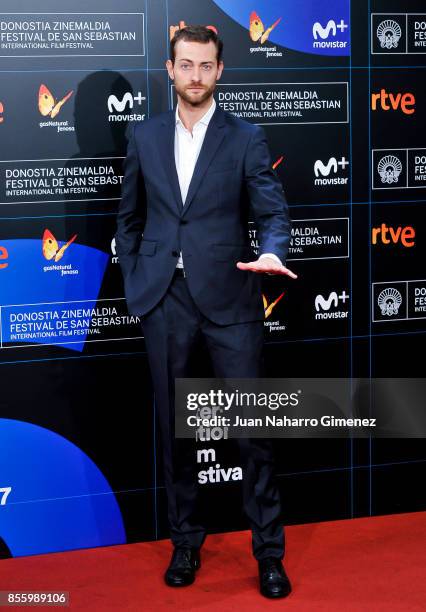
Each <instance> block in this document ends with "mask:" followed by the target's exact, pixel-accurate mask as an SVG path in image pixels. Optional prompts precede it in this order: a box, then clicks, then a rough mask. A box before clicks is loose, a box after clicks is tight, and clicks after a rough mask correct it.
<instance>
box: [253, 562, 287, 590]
mask: <svg viewBox="0 0 426 612" xmlns="http://www.w3.org/2000/svg"><path fill="white" fill-rule="evenodd" d="M259 583H260V592H261V593H262V595H264V596H265V597H287V595H289V594H290V593H291V584H290V580H289V579H288V576H287V574H286V573H285V570H284V567H283V564H282V562H281V559H278V557H267V558H266V559H262V560H260V561H259Z"/></svg>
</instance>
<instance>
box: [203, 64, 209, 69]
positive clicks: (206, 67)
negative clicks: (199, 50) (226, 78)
mask: <svg viewBox="0 0 426 612" xmlns="http://www.w3.org/2000/svg"><path fill="white" fill-rule="evenodd" d="M203 68H204V70H210V69H211V66H210V64H205V65H204V66H203Z"/></svg>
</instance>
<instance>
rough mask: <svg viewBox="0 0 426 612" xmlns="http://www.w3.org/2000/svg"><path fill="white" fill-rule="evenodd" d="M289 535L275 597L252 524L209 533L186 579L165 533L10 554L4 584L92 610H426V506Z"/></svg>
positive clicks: (1, 567)
mask: <svg viewBox="0 0 426 612" xmlns="http://www.w3.org/2000/svg"><path fill="white" fill-rule="evenodd" d="M286 534H287V554H286V559H285V567H286V570H287V572H288V574H289V577H290V579H291V581H292V584H293V593H292V594H291V595H290V596H289V597H288V598H286V599H280V600H276V601H273V600H272V601H271V600H268V599H265V598H264V597H262V596H261V595H260V594H259V593H258V590H257V564H256V562H255V560H254V559H253V557H252V556H251V552H250V533H249V532H247V531H245V532H239V533H229V534H223V535H210V536H208V538H207V540H206V542H205V545H204V548H203V550H202V559H201V562H202V567H201V569H200V570H199V571H198V573H197V579H196V582H195V583H194V584H193V585H192V586H189V587H183V588H180V589H172V588H170V587H167V586H166V585H165V584H164V583H163V578H162V575H163V572H164V569H165V567H166V566H167V563H168V561H169V556H170V552H171V544H170V541H169V540H163V541H161V542H149V543H142V544H131V545H126V546H112V547H108V548H96V549H90V550H82V551H73V552H67V553H55V554H50V555H40V556H34V557H25V558H17V559H5V560H2V561H0V577H1V578H0V590H19V589H24V590H50V591H52V590H64V591H69V592H70V601H71V606H70V607H71V609H72V610H90V611H94V612H97V611H103V610H115V611H117V612H121V610H138V611H145V610H155V611H156V612H162V611H163V610H202V611H208V610H215V611H216V610H218V611H220V612H226V611H227V610H235V611H237V610H238V611H239V610H243V611H244V612H247V610H264V609H271V610H272V609H277V608H280V609H281V608H282V609H285V610H290V611H293V610H296V611H300V610H303V611H306V612H316V611H320V610H321V611H322V610H324V611H325V610H326V611H327V612H333V611H334V610H336V611H337V610H339V612H341V611H345V612H346V611H359V610H362V611H364V610H365V611H366V612H380V611H383V612H384V611H386V612H389V611H392V610H398V611H401V612H409V611H411V610H416V611H417V610H418V611H420V610H421V611H422V612H424V610H425V609H426V545H425V544H426V512H423V513H420V512H417V513H410V514H399V515H393V516H383V517H374V518H363V519H355V520H347V521H334V522H328V523H317V524H309V525H297V526H292V527H288V528H287V529H286ZM9 609H10V608H9ZM13 609H18V608H13ZM26 609H28V608H26ZM32 609H37V608H32ZM51 609H52V608H51ZM53 609H66V608H53Z"/></svg>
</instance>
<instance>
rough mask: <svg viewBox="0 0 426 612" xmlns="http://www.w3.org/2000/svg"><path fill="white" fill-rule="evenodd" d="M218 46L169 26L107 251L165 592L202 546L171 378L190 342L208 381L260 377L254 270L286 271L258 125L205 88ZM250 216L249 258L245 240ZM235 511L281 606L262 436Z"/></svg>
mask: <svg viewBox="0 0 426 612" xmlns="http://www.w3.org/2000/svg"><path fill="white" fill-rule="evenodd" d="M222 48H223V43H222V41H221V40H220V39H219V38H218V37H217V35H216V34H215V33H214V32H213V31H212V30H211V29H207V28H205V27H203V26H189V27H186V28H183V29H181V30H178V31H177V32H176V33H175V35H174V37H173V39H172V41H171V43H170V58H171V59H169V60H168V61H167V63H166V66H167V70H168V73H169V76H170V78H171V79H172V80H173V81H174V86H175V89H176V94H177V100H178V104H177V108H176V110H174V111H169V112H166V113H162V114H160V115H157V116H155V117H153V118H151V119H149V120H148V121H146V122H143V123H139V124H134V125H133V129H132V130H131V134H130V138H129V144H128V151H127V158H126V162H125V175H124V181H123V189H122V199H121V204H120V207H119V212H118V217H117V233H116V245H117V253H118V255H119V260H120V265H121V268H122V272H123V278H124V287H125V295H126V299H127V303H128V308H129V311H130V313H131V314H134V315H138V316H140V317H141V320H142V328H143V332H144V336H145V342H146V348H147V353H148V360H149V364H150V369H151V374H152V378H153V385H154V391H155V398H156V406H157V410H158V417H159V425H160V431H161V437H162V445H163V457H164V479H165V486H166V491H167V499H168V520H169V526H170V534H171V539H172V542H173V545H174V551H173V555H172V559H171V562H170V564H169V567H168V569H167V571H166V573H165V581H166V583H167V584H168V585H170V586H182V585H186V584H191V583H192V582H193V581H194V578H195V570H197V569H198V568H199V567H200V548H201V545H202V543H203V542H204V539H205V537H206V531H205V528H204V527H203V525H202V522H201V521H200V520H199V517H198V516H197V511H196V498H197V483H196V471H195V469H196V465H195V457H194V448H193V447H191V446H188V444H186V443H187V442H188V440H181V439H176V438H175V436H174V383H175V378H179V377H182V378H184V377H186V376H188V375H189V374H188V372H189V370H188V363H189V360H190V356H191V354H192V351H193V349H194V346H195V344H196V342H197V340H198V339H199V338H200V337H202V338H203V340H204V342H205V344H206V346H207V348H208V351H209V354H210V357H211V362H212V365H213V367H214V371H215V375H216V376H217V377H221V378H247V377H258V376H261V375H262V348H263V320H264V308H263V303H262V297H261V285H260V281H261V277H260V274H261V273H267V274H282V275H286V276H289V277H290V278H296V275H295V274H294V273H293V272H291V271H290V270H289V269H288V268H287V267H286V266H285V265H284V262H285V260H286V256H287V252H288V247H289V241H290V219H289V215H288V208H287V204H286V201H285V198H284V195H283V191H282V186H281V183H280V181H279V179H278V177H277V176H276V174H275V172H274V171H273V170H272V169H271V158H270V154H269V150H268V146H267V142H266V138H265V135H264V131H263V129H262V128H261V127H259V126H256V125H252V124H250V123H248V122H246V121H243V120H241V119H238V118H236V117H234V116H232V115H231V114H228V113H226V112H224V111H222V109H221V108H220V107H219V106H218V105H217V104H216V102H215V100H214V98H213V92H214V90H215V87H216V81H217V80H218V79H219V78H220V76H221V74H222V70H223V61H222V59H221V56H222ZM250 213H251V215H252V217H253V220H254V221H255V223H256V227H257V232H258V236H259V243H260V255H259V257H258V258H257V259H256V260H253V253H252V251H251V248H250V244H249V233H248V221H249V216H250ZM238 444H239V448H240V453H241V460H242V464H243V504H244V510H245V513H246V515H247V517H248V519H249V523H250V527H251V530H252V547H253V554H254V556H255V558H256V559H257V561H258V566H259V580H260V590H261V593H262V594H263V595H265V596H267V597H284V596H286V595H288V593H289V592H290V590H291V587H290V583H289V580H288V578H287V576H286V574H285V571H284V568H283V565H282V559H283V557H284V532H283V527H282V525H281V522H280V499H279V492H278V488H277V486H276V483H275V480H274V472H273V456H272V449H271V443H270V440H264V439H263V440H262V439H240V440H238Z"/></svg>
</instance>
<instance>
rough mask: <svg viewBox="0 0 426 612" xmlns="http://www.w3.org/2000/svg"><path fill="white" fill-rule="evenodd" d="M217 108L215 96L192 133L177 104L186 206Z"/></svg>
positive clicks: (179, 172) (178, 164)
mask: <svg viewBox="0 0 426 612" xmlns="http://www.w3.org/2000/svg"><path fill="white" fill-rule="evenodd" d="M215 110H216V101H215V99H214V98H213V101H212V104H211V106H210V108H209V109H208V111H206V113H204V115H203V116H202V117H201V119H199V120H198V121H197V122H196V123H194V126H193V128H192V134H191V132H190V131H189V130H187V129H186V127H185V126H184V125H183V123H182V121H181V119H180V117H179V104H178V105H177V106H176V115H175V164H176V171H177V175H178V179H179V187H180V193H181V196H182V202H183V205H184V206H185V200H186V196H187V194H188V188H189V184H190V182H191V178H192V175H193V173H194V168H195V164H196V163H197V159H198V155H199V154H200V151H201V147H202V145H203V142H204V137H205V135H206V132H207V127H208V125H209V122H210V119H211V118H212V116H213V113H214V111H215ZM260 257H272V259H275V261H277V262H278V263H281V260H280V259H279V258H278V257H277V256H276V255H274V254H273V253H263V254H262V255H261V256H260ZM176 267H177V268H183V259H182V251H181V252H180V253H179V259H178V261H177V264H176Z"/></svg>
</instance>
